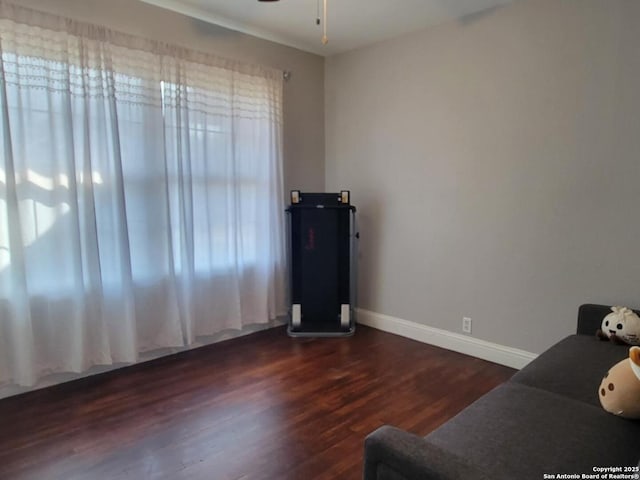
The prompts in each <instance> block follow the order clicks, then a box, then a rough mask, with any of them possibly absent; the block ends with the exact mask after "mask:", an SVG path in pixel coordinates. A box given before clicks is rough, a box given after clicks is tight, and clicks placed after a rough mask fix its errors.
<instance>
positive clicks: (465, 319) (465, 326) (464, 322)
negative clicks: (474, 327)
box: [462, 317, 471, 333]
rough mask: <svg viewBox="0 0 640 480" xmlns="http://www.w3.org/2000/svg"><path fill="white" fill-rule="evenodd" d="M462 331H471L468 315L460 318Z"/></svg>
mask: <svg viewBox="0 0 640 480" xmlns="http://www.w3.org/2000/svg"><path fill="white" fill-rule="evenodd" d="M462 331H463V332H464V333H471V318H469V317H463V318H462Z"/></svg>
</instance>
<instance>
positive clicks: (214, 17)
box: [143, 0, 513, 56]
mask: <svg viewBox="0 0 640 480" xmlns="http://www.w3.org/2000/svg"><path fill="white" fill-rule="evenodd" d="M143 1H144V2H146V3H151V4H154V5H157V6H160V7H164V8H168V9H170V10H174V11H176V12H179V13H182V14H185V15H189V16H191V17H195V18H199V19H200V20H204V21H207V22H211V23H215V24H218V25H222V26H224V27H227V28H230V29H232V30H237V31H240V32H244V33H248V34H250V35H254V36H256V37H260V38H264V39H267V40H272V41H274V42H278V43H282V44H285V45H289V46H292V47H296V48H299V49H301V50H305V51H308V52H312V53H316V54H319V55H324V56H329V55H334V54H336V53H341V52H345V51H347V50H352V49H354V48H358V47H362V46H364V45H368V44H371V43H375V42H378V41H380V40H385V39H388V38H392V37H395V36H398V35H402V34H403V33H407V32H411V31H415V30H420V29H423V28H425V27H428V26H431V25H436V24H439V23H443V22H447V21H452V20H455V19H459V18H462V17H467V18H469V16H471V15H473V14H478V13H479V12H483V11H487V10H490V9H493V8H497V7H499V6H501V5H504V4H506V3H510V2H511V1H513V0H327V2H328V20H327V29H328V37H329V43H328V44H327V45H322V43H321V41H320V40H321V37H322V30H321V27H319V26H317V25H316V22H315V20H316V16H317V0H280V1H279V2H258V1H257V0H143ZM320 3H322V0H320Z"/></svg>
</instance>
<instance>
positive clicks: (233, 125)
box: [0, 1, 285, 385]
mask: <svg viewBox="0 0 640 480" xmlns="http://www.w3.org/2000/svg"><path fill="white" fill-rule="evenodd" d="M0 53H1V54H2V61H1V63H0V109H1V110H0V155H1V157H0V383H16V384H19V385H32V384H34V383H35V382H36V381H37V379H38V378H39V377H40V376H42V375H44V374H47V373H53V372H62V371H70V372H80V371H83V370H86V369H87V368H89V367H90V366H92V365H96V364H110V363H114V362H134V361H136V359H137V356H138V353H140V352H142V351H147V350H152V349H156V348H159V347H179V346H185V345H189V344H190V343H192V342H193V341H194V339H195V337H196V336H199V335H210V334H214V333H216V332H219V331H221V330H223V329H227V328H241V327H242V326H243V325H246V324H250V323H264V322H267V321H269V320H270V319H273V318H275V317H276V316H278V315H281V314H283V313H284V312H285V306H284V252H283V242H284V240H283V214H282V205H281V199H282V198H283V196H282V160H281V157H282V154H281V110H282V75H281V73H280V72H278V71H275V70H270V69H267V68H263V67H259V66H250V65H245V64H239V63H238V64H236V63H234V62H231V61H228V60H222V59H218V58H216V57H213V56H211V55H207V54H202V53H198V52H193V51H189V50H185V49H182V48H178V47H173V46H170V45H165V44H161V43H157V42H152V41H148V40H144V39H140V38H136V37H132V36H128V35H124V34H121V33H118V32H113V31H110V30H107V29H105V28H101V27H97V26H93V25H88V24H83V23H80V22H75V21H71V20H68V19H64V18H60V17H56V16H52V15H47V14H42V13H38V12H35V11H32V10H29V9H24V8H21V7H16V6H12V5H10V4H6V3H4V2H2V1H0Z"/></svg>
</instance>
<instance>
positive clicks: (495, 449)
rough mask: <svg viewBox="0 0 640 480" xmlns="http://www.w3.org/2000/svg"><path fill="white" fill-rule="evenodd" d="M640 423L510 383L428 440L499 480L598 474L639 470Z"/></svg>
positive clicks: (487, 396) (538, 479)
mask: <svg viewBox="0 0 640 480" xmlns="http://www.w3.org/2000/svg"><path fill="white" fill-rule="evenodd" d="M639 436H640V423H639V422H636V421H631V420H625V419H621V418H618V417H615V416H613V415H611V414H609V413H607V412H605V411H604V410H602V409H601V408H600V407H595V406H592V405H589V404H587V403H583V402H579V401H575V400H571V399H569V398H566V397H563V396H560V395H557V394H554V393H550V392H547V391H544V390H540V389H537V388H533V387H529V386H526V385H522V384H517V383H511V382H508V383H505V384H503V385H501V386H500V387H498V388H496V389H495V390H493V391H491V392H490V393H488V394H487V395H485V396H484V397H482V398H480V399H479V400H477V401H476V402H475V403H473V404H472V405H470V406H469V407H468V408H466V409H465V410H463V411H462V412H461V413H459V414H458V415H457V416H456V417H454V418H452V419H451V420H450V421H448V422H447V423H445V424H444V425H443V426H441V427H440V428H438V429H437V430H435V431H434V432H433V433H431V434H429V435H428V436H427V437H425V440H426V441H428V442H430V443H432V444H434V445H435V446H437V447H440V448H443V449H446V450H450V451H453V452H458V453H459V454H462V452H464V454H465V455H466V456H467V459H468V461H470V462H471V463H473V464H475V465H476V466H477V467H478V468H480V469H481V470H484V471H488V472H491V473H492V475H493V476H494V478H496V479H503V478H504V479H506V478H518V479H535V480H540V479H541V478H543V474H544V473H552V474H556V473H573V474H576V473H578V474H582V473H593V471H592V469H593V467H594V466H599V465H600V466H605V465H616V466H632V465H636V464H637V462H638V458H639V457H640V452H639V451H638V438H640V437H639Z"/></svg>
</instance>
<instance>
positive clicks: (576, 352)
mask: <svg viewBox="0 0 640 480" xmlns="http://www.w3.org/2000/svg"><path fill="white" fill-rule="evenodd" d="M628 356H629V348H628V347H626V346H624V345H615V344H614V343H612V342H603V341H601V340H598V339H597V338H596V337H595V336H589V335H571V336H569V337H567V338H565V339H564V340H562V341H560V342H558V343H556V344H555V345H554V346H553V347H551V348H550V349H549V350H547V351H546V352H544V353H543V354H541V355H540V356H539V357H538V358H537V359H536V360H534V361H533V362H531V363H530V364H529V365H527V366H526V367H524V368H523V369H522V370H520V371H519V372H518V373H516V374H515V375H514V376H513V377H512V378H511V381H512V382H517V383H521V384H524V385H529V386H531V387H537V388H540V389H542V390H547V391H549V392H553V393H557V394H559V395H563V396H566V397H569V398H572V399H574V400H579V401H581V402H587V403H590V404H591V405H595V406H597V407H600V400H599V399H598V387H599V386H600V382H601V380H602V377H603V376H604V374H605V373H607V371H608V370H609V369H610V368H611V367H613V366H614V365H615V364H616V363H618V362H619V361H620V360H622V359H624V358H626V357H628Z"/></svg>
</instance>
